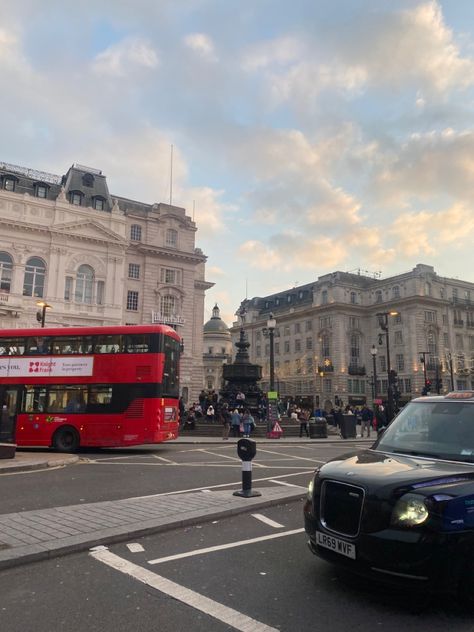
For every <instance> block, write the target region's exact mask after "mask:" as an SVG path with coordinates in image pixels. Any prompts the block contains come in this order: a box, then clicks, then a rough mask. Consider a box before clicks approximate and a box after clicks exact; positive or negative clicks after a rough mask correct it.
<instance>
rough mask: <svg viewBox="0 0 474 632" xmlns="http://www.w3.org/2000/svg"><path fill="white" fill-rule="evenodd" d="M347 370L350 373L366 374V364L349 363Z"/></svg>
mask: <svg viewBox="0 0 474 632" xmlns="http://www.w3.org/2000/svg"><path fill="white" fill-rule="evenodd" d="M347 372H348V374H349V375H365V373H366V372H365V366H360V365H358V364H349V366H348V368H347Z"/></svg>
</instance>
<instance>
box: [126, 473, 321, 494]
mask: <svg viewBox="0 0 474 632" xmlns="http://www.w3.org/2000/svg"><path fill="white" fill-rule="evenodd" d="M276 469H280V468H276ZM305 469H306V472H308V473H310V472H313V471H314V467H311V468H310V467H308V468H305ZM306 472H293V473H292V474H280V476H265V477H263V478H254V479H253V483H254V484H255V483H264V482H265V481H272V482H275V481H276V480H277V479H278V478H290V477H291V476H302V475H303V474H306ZM241 483H242V481H241V480H239V481H234V482H233V483H219V484H218V485H203V486H201V487H191V488H189V489H179V490H177V491H175V492H160V493H159V494H147V495H146V496H133V497H132V498H129V499H128V500H140V498H157V497H158V496H176V495H178V494H187V493H189V492H200V491H201V490H202V489H219V488H221V487H233V486H234V485H241ZM297 487H301V488H302V489H306V487H302V486H301V485H297Z"/></svg>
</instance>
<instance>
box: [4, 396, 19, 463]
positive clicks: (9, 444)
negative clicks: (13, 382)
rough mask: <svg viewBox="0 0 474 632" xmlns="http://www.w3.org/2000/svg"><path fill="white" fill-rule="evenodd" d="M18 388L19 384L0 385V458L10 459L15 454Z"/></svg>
mask: <svg viewBox="0 0 474 632" xmlns="http://www.w3.org/2000/svg"><path fill="white" fill-rule="evenodd" d="M20 390H21V387H19V386H0V459H12V458H13V457H14V456H15V448H16V445H15V435H16V418H17V414H18V408H19V405H20Z"/></svg>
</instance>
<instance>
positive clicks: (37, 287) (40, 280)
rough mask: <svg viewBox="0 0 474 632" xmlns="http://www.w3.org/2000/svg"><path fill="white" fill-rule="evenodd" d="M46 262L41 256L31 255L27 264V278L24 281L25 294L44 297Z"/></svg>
mask: <svg viewBox="0 0 474 632" xmlns="http://www.w3.org/2000/svg"><path fill="white" fill-rule="evenodd" d="M45 274H46V264H45V263H44V261H43V260H42V259H40V258H39V257H31V259H28V261H27V262H26V266H25V278H24V281H23V296H35V297H36V298H42V297H43V294H44V279H45Z"/></svg>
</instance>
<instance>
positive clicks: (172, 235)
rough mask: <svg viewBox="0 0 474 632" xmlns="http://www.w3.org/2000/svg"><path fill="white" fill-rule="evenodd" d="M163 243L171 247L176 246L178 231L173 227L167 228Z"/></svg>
mask: <svg viewBox="0 0 474 632" xmlns="http://www.w3.org/2000/svg"><path fill="white" fill-rule="evenodd" d="M165 244H166V245H167V246H170V247H171V248H176V246H177V245H178V231H177V230H175V229H174V228H168V230H167V231H166V241H165Z"/></svg>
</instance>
